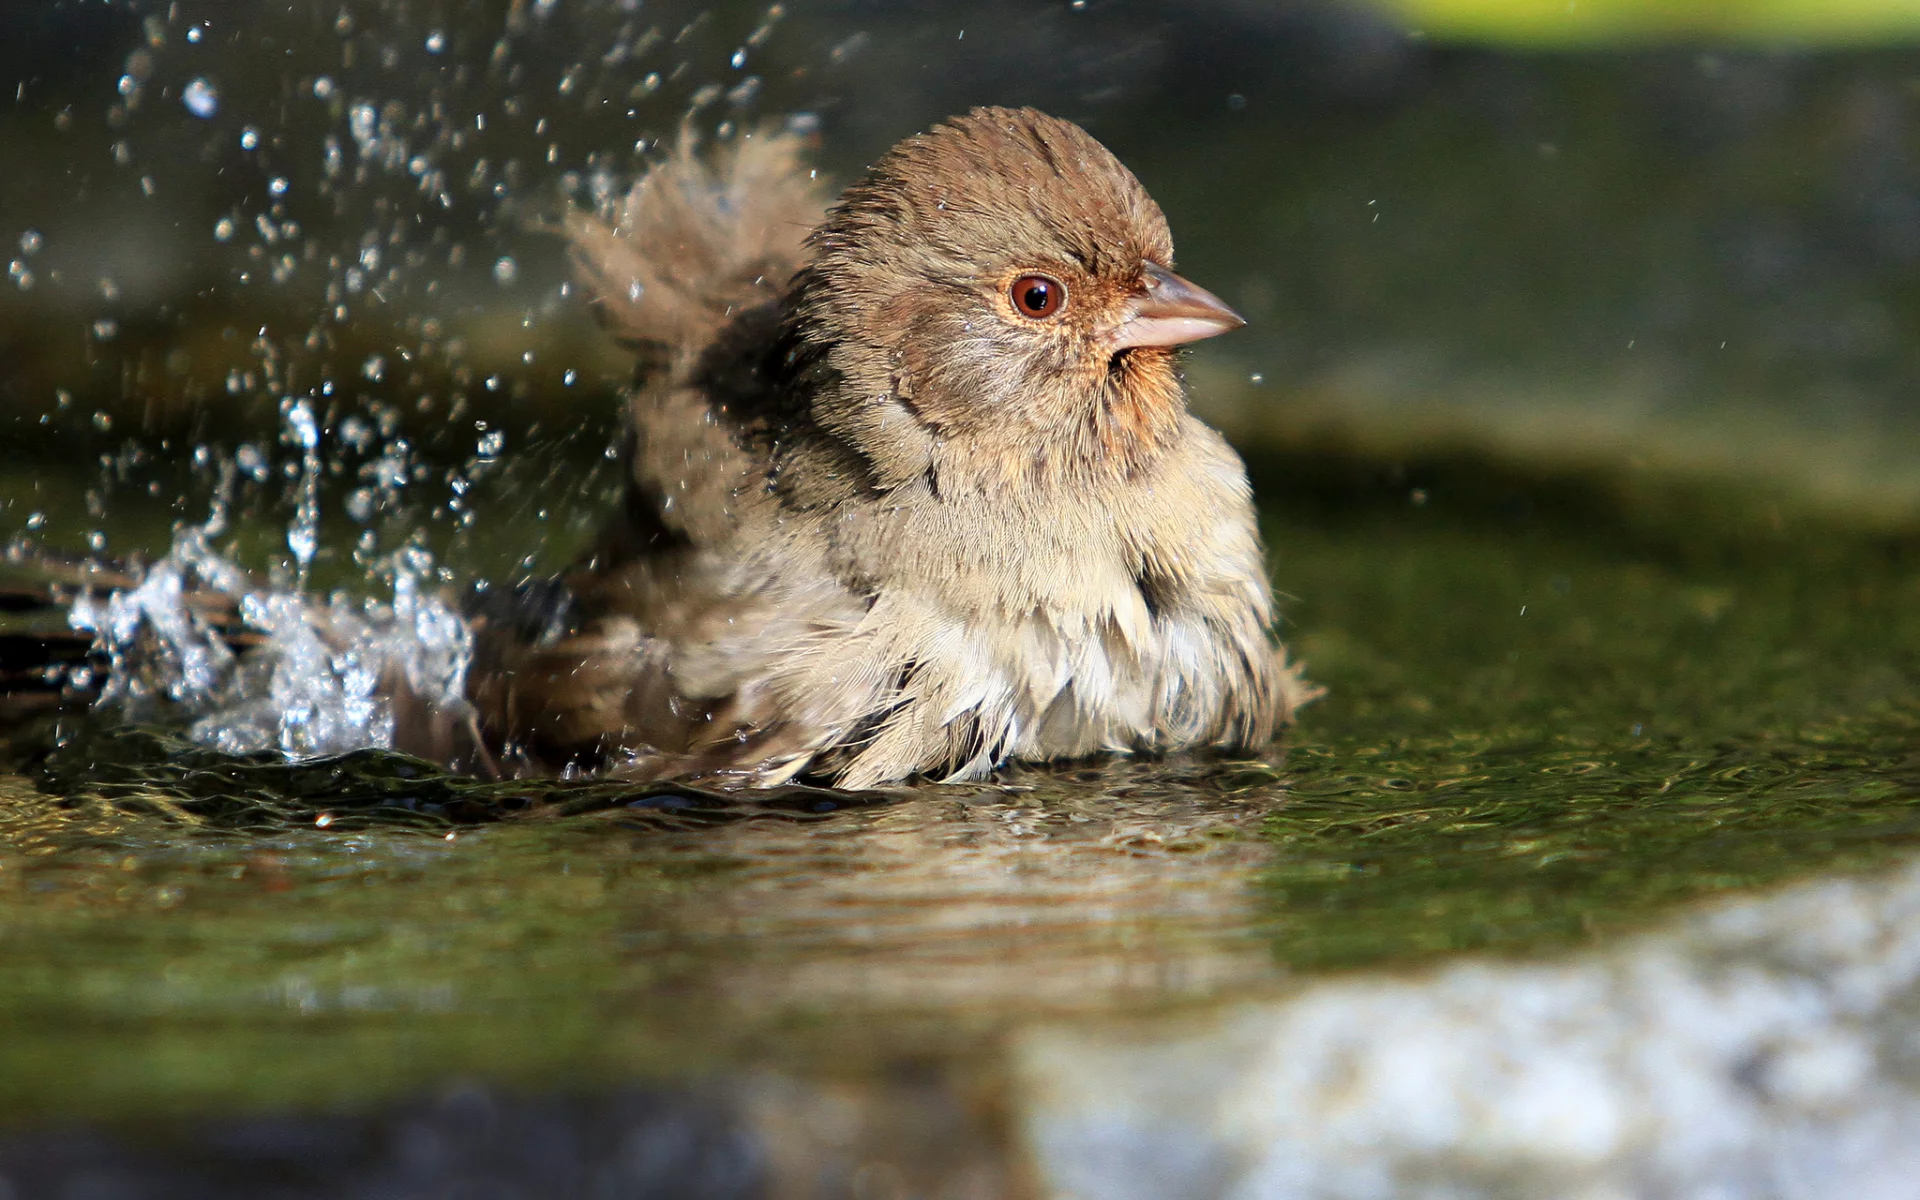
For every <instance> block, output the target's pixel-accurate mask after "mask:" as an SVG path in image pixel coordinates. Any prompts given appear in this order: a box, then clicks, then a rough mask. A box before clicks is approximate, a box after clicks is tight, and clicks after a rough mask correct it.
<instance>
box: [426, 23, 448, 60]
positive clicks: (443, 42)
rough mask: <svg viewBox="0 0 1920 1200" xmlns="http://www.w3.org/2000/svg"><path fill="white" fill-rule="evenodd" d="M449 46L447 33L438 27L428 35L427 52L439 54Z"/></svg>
mask: <svg viewBox="0 0 1920 1200" xmlns="http://www.w3.org/2000/svg"><path fill="white" fill-rule="evenodd" d="M446 48H447V35H446V34H445V33H443V32H441V31H440V30H438V29H436V30H434V31H433V32H432V33H430V34H428V35H427V53H428V54H438V53H440V52H441V51H442V50H445V49H446Z"/></svg>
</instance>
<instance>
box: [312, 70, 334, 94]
mask: <svg viewBox="0 0 1920 1200" xmlns="http://www.w3.org/2000/svg"><path fill="white" fill-rule="evenodd" d="M313 98H314V99H315V100H331V99H333V78H332V77H331V76H328V75H322V76H320V77H319V78H318V79H315V80H314V81H313Z"/></svg>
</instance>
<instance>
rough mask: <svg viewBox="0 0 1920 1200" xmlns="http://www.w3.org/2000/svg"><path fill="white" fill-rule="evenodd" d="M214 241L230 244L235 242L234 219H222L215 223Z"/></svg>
mask: <svg viewBox="0 0 1920 1200" xmlns="http://www.w3.org/2000/svg"><path fill="white" fill-rule="evenodd" d="M213 240H214V241H216V242H230V241H232V240H233V218H232V217H221V218H220V219H219V220H218V221H215V222H214V223H213Z"/></svg>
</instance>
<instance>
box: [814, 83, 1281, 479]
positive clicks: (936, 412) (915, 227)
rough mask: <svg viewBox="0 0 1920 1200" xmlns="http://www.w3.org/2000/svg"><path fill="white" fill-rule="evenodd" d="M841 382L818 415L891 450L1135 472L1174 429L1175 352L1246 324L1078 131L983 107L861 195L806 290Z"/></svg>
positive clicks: (874, 175)
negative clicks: (944, 449)
mask: <svg viewBox="0 0 1920 1200" xmlns="http://www.w3.org/2000/svg"><path fill="white" fill-rule="evenodd" d="M797 288H798V290H797V292H796V304H795V306H794V310H793V311H794V314H795V319H796V322H797V331H798V333H799V336H800V337H801V338H802V340H803V341H805V342H807V343H808V344H810V345H811V346H813V347H815V348H816V349H817V351H818V352H819V353H820V354H821V356H822V360H823V365H824V366H826V367H827V368H828V371H829V375H830V377H831V379H832V380H833V381H834V383H833V386H832V387H831V388H830V389H826V393H830V394H823V397H822V399H821V401H820V403H822V404H823V405H824V406H825V408H826V410H827V411H824V412H821V413H819V414H818V415H819V416H821V417H822V419H823V420H825V421H826V422H827V423H828V424H829V425H832V426H835V427H838V428H840V429H841V431H842V432H843V433H846V434H848V435H849V436H850V440H852V441H854V442H855V443H856V444H861V445H862V448H863V449H866V450H868V451H869V453H870V454H872V453H878V454H879V455H880V456H881V457H886V456H888V455H894V454H898V453H900V452H902V451H904V450H906V449H907V446H906V445H905V443H916V444H924V443H930V442H933V441H938V442H941V443H943V444H945V445H946V446H948V447H949V448H950V449H952V450H954V451H956V452H958V453H960V454H963V455H973V456H975V457H976V458H978V459H979V460H980V461H981V463H982V465H983V466H985V465H986V464H988V463H993V464H998V465H999V466H998V469H999V470H1000V472H1001V473H1006V472H1007V471H1010V470H1018V471H1021V472H1024V473H1033V472H1036V471H1037V472H1039V473H1041V474H1044V475H1049V476H1053V477H1059V478H1077V477H1086V476H1088V475H1090V474H1104V473H1112V472H1119V473H1128V472H1131V471H1132V470H1133V469H1134V468H1135V467H1136V466H1137V465H1138V464H1139V463H1140V462H1142V461H1144V460H1145V459H1147V458H1150V457H1151V456H1153V455H1155V454H1157V453H1158V452H1159V450H1160V449H1161V448H1162V447H1164V446H1165V445H1166V444H1167V442H1168V441H1169V440H1170V439H1172V438H1173V437H1175V436H1177V434H1178V430H1179V428H1180V419H1181V414H1182V412H1183V410H1184V406H1185V398H1184V395H1183V393H1182V390H1181V385H1180V379H1179V375H1178V373H1177V371H1176V364H1175V350H1176V348H1177V347H1179V346H1181V345H1183V344H1185V343H1187V342H1192V341H1197V340H1199V339H1201V338H1208V337H1212V336H1214V335H1216V334H1220V333H1225V332H1227V331H1228V330H1231V329H1236V328H1238V327H1239V326H1240V325H1242V324H1244V322H1243V321H1242V320H1241V319H1240V317H1239V316H1237V315H1236V314H1235V313H1234V312H1233V310H1232V309H1230V308H1228V307H1227V306H1226V305H1225V304H1224V303H1222V302H1221V301H1220V300H1219V299H1218V298H1217V297H1215V296H1213V295H1212V294H1211V293H1209V292H1207V291H1205V290H1203V289H1201V288H1199V287H1196V286H1195V285H1193V284H1191V283H1188V282H1187V281H1186V280H1184V279H1182V278H1181V277H1180V276H1178V275H1176V274H1174V272H1173V240H1172V238H1171V236H1170V235H1169V234H1168V232H1167V222H1166V218H1165V216H1164V215H1162V213H1161V211H1160V207H1159V205H1157V204H1155V203H1154V201H1153V198H1152V197H1151V196H1149V195H1147V192H1146V189H1145V188H1143V187H1142V186H1141V185H1140V181H1139V180H1137V179H1135V178H1134V176H1133V173H1132V172H1130V171H1128V170H1127V168H1126V167H1124V166H1122V165H1121V164H1120V161H1119V160H1118V159H1116V158H1115V157H1114V156H1113V155H1112V154H1111V153H1110V152H1109V151H1108V150H1107V149H1106V148H1105V147H1104V146H1102V145H1100V143H1099V142H1097V141H1095V140H1094V139H1093V138H1092V137H1091V136H1090V135H1088V134H1087V133H1086V131H1085V130H1082V129H1081V128H1080V127H1079V126H1077V125H1073V124H1071V123H1069V122H1066V121H1061V120H1057V119H1055V118H1053V117H1049V116H1046V115H1045V114H1043V113H1039V112H1035V111H1034V110H1032V109H1004V108H981V109H975V110H974V111H973V112H971V113H968V114H967V115H966V116H963V117H957V118H955V119H953V120H951V121H948V122H946V123H945V124H942V125H939V126H936V127H935V128H933V129H932V130H930V131H928V132H926V133H923V134H920V135H917V136H915V137H912V138H909V139H907V140H906V141H904V142H902V143H900V144H899V145H898V146H896V147H894V149H893V150H891V151H890V152H888V154H887V155H886V156H885V157H884V158H882V159H881V160H880V161H879V162H878V163H876V164H875V165H874V166H873V167H872V169H871V170H869V171H868V173H867V175H866V176H865V177H864V178H863V179H861V180H860V181H859V182H858V183H856V184H854V185H853V186H852V187H851V188H849V189H848V190H847V191H846V193H845V194H844V195H843V196H842V197H841V199H840V201H839V202H838V203H837V204H836V205H835V206H834V208H833V209H832V211H831V212H830V213H829V214H828V217H827V220H826V222H825V224H823V225H822V226H821V227H820V228H819V229H818V230H817V231H816V232H815V234H814V235H813V257H812V261H811V262H810V264H809V265H808V266H807V267H806V268H805V269H804V270H803V271H802V273H801V276H800V278H799V280H798V282H797Z"/></svg>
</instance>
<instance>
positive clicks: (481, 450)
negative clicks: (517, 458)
mask: <svg viewBox="0 0 1920 1200" xmlns="http://www.w3.org/2000/svg"><path fill="white" fill-rule="evenodd" d="M506 446H507V435H506V434H504V433H502V432H501V431H500V430H498V429H496V430H494V431H493V432H491V433H488V434H485V435H483V436H482V437H481V438H480V440H479V441H478V442H476V443H474V452H475V453H476V454H478V455H479V456H480V457H481V458H496V457H498V456H499V454H500V452H501V451H502V450H504V449H506Z"/></svg>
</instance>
